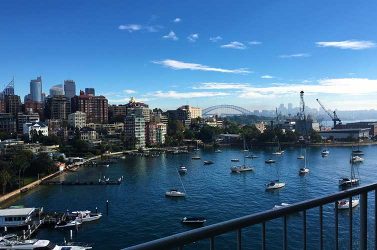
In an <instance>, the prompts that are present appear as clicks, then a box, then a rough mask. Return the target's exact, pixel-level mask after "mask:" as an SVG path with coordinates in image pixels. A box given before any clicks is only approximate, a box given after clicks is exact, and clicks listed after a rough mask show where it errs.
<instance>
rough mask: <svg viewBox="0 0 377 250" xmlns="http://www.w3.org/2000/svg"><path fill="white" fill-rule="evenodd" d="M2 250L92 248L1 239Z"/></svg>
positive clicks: (79, 249) (74, 249) (76, 249)
mask: <svg viewBox="0 0 377 250" xmlns="http://www.w3.org/2000/svg"><path fill="white" fill-rule="evenodd" d="M0 249H7V250H11V249H17V250H34V249H35V250H37V249H38V250H39V249H43V250H85V249H92V247H90V246H75V245H73V244H72V245H71V244H64V245H62V246H60V245H55V244H54V243H52V242H51V241H49V240H36V239H35V240H23V241H19V240H17V239H3V238H2V237H0Z"/></svg>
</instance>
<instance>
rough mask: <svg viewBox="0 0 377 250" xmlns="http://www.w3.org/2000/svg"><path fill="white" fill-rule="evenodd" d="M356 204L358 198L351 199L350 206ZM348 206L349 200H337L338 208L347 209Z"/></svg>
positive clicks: (357, 203)
mask: <svg viewBox="0 0 377 250" xmlns="http://www.w3.org/2000/svg"><path fill="white" fill-rule="evenodd" d="M357 205H359V199H353V200H352V205H351V206H352V208H354V207H356V206H357ZM349 208H350V202H349V200H341V201H338V209H340V210H342V209H349Z"/></svg>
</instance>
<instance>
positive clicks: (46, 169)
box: [27, 153, 57, 176]
mask: <svg viewBox="0 0 377 250" xmlns="http://www.w3.org/2000/svg"><path fill="white" fill-rule="evenodd" d="M56 170H57V168H56V166H55V164H54V161H53V160H52V159H51V158H50V157H49V155H48V154H47V153H40V154H39V155H38V156H37V157H36V158H34V159H33V160H32V161H31V164H30V167H29V168H28V169H27V173H28V174H29V175H30V176H36V175H38V174H49V173H52V172H54V171H56Z"/></svg>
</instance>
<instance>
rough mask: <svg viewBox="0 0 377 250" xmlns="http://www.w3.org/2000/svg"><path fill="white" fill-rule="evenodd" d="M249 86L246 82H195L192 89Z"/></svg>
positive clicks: (241, 87) (240, 87)
mask: <svg viewBox="0 0 377 250" xmlns="http://www.w3.org/2000/svg"><path fill="white" fill-rule="evenodd" d="M248 87H250V85H249V84H247V83H218V82H203V83H200V84H197V85H196V86H194V87H193V89H206V90H224V89H228V90H231V89H245V88H248Z"/></svg>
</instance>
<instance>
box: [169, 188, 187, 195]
mask: <svg viewBox="0 0 377 250" xmlns="http://www.w3.org/2000/svg"><path fill="white" fill-rule="evenodd" d="M165 196H167V197H185V196H186V194H185V193H184V192H181V191H178V190H177V189H171V190H170V191H167V192H166V193H165Z"/></svg>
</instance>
